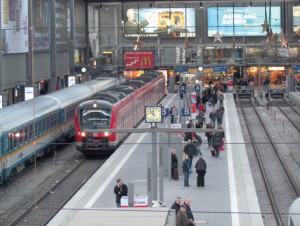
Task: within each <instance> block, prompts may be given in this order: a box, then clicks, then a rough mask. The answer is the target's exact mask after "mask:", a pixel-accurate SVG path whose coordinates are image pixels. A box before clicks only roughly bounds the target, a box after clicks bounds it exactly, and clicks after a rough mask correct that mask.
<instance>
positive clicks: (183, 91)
mask: <svg viewBox="0 0 300 226" xmlns="http://www.w3.org/2000/svg"><path fill="white" fill-rule="evenodd" d="M179 91H180V93H186V84H182V85H181V86H180V88H179Z"/></svg>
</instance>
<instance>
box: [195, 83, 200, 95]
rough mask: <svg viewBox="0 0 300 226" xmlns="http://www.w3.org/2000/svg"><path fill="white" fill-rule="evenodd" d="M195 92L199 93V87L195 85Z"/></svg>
mask: <svg viewBox="0 0 300 226" xmlns="http://www.w3.org/2000/svg"><path fill="white" fill-rule="evenodd" d="M195 91H196V93H200V85H195Z"/></svg>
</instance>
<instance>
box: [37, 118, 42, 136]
mask: <svg viewBox="0 0 300 226" xmlns="http://www.w3.org/2000/svg"><path fill="white" fill-rule="evenodd" d="M38 135H39V136H40V135H42V119H40V120H39V121H38Z"/></svg>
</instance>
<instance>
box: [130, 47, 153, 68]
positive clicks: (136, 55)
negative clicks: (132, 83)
mask: <svg viewBox="0 0 300 226" xmlns="http://www.w3.org/2000/svg"><path fill="white" fill-rule="evenodd" d="M124 61H125V65H124V66H125V68H126V69H128V68H130V69H134V68H142V69H143V68H153V67H154V55H153V52H152V51H127V52H125V54H124Z"/></svg>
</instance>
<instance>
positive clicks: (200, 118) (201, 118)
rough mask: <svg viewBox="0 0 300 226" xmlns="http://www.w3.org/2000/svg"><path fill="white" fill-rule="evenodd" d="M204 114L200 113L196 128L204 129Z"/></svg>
mask: <svg viewBox="0 0 300 226" xmlns="http://www.w3.org/2000/svg"><path fill="white" fill-rule="evenodd" d="M204 118H205V116H204V112H203V111H200V112H199V116H198V122H197V123H196V128H202V127H203V123H204Z"/></svg>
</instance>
